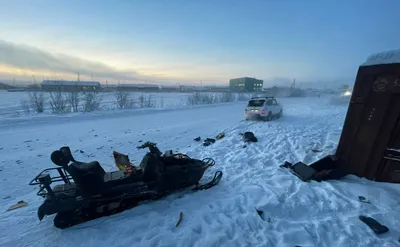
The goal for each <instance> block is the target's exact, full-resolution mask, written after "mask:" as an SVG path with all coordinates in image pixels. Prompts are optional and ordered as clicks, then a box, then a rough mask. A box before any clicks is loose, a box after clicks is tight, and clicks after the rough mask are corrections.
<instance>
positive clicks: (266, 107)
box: [244, 97, 283, 121]
mask: <svg viewBox="0 0 400 247" xmlns="http://www.w3.org/2000/svg"><path fill="white" fill-rule="evenodd" d="M282 112H283V109H282V106H281V105H280V104H279V103H278V102H277V100H276V99H275V98H274V97H253V98H251V99H250V100H249V102H248V103H247V107H246V109H245V110H244V114H245V118H246V120H250V119H260V120H264V121H271V120H272V119H273V118H280V117H282Z"/></svg>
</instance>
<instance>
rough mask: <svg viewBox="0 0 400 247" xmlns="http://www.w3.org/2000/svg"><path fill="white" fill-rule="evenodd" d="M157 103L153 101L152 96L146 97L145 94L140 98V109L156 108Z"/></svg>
mask: <svg viewBox="0 0 400 247" xmlns="http://www.w3.org/2000/svg"><path fill="white" fill-rule="evenodd" d="M154 107H156V103H155V102H154V101H153V100H152V97H151V94H149V95H148V96H147V98H146V97H145V96H144V94H142V95H140V96H139V108H154Z"/></svg>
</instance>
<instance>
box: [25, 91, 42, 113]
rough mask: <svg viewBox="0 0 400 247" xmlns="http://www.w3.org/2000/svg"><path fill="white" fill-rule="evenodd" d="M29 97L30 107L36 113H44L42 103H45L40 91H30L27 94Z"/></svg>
mask: <svg viewBox="0 0 400 247" xmlns="http://www.w3.org/2000/svg"><path fill="white" fill-rule="evenodd" d="M28 96H29V103H30V105H31V107H32V108H33V109H34V110H35V111H36V112H37V113H41V112H43V111H44V102H45V97H44V93H43V92H41V91H31V92H28Z"/></svg>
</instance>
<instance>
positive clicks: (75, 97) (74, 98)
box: [68, 91, 79, 112]
mask: <svg viewBox="0 0 400 247" xmlns="http://www.w3.org/2000/svg"><path fill="white" fill-rule="evenodd" d="M68 103H69V105H70V108H71V109H72V111H74V112H78V111H79V91H72V92H69V93H68Z"/></svg>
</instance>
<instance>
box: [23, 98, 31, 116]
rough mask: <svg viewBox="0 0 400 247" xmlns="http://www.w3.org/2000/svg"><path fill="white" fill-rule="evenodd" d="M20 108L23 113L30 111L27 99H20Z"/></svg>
mask: <svg viewBox="0 0 400 247" xmlns="http://www.w3.org/2000/svg"><path fill="white" fill-rule="evenodd" d="M21 108H22V110H23V111H24V112H25V114H27V115H28V114H30V113H31V104H30V103H29V100H26V99H23V100H21Z"/></svg>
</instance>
